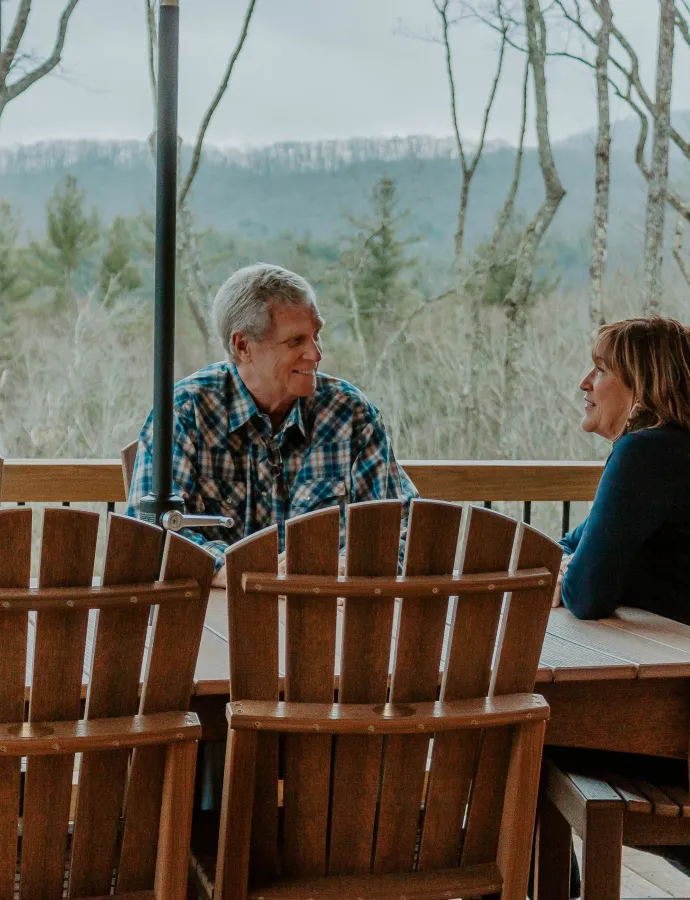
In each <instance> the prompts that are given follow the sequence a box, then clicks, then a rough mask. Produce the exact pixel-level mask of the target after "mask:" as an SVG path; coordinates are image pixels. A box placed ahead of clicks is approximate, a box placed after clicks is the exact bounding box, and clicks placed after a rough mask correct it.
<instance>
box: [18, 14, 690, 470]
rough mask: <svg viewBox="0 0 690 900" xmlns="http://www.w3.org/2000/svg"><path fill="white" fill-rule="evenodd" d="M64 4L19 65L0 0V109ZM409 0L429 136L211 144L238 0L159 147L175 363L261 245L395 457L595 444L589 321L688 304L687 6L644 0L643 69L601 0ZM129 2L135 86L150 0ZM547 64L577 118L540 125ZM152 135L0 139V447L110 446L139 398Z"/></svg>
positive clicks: (60, 25) (598, 445)
mask: <svg viewBox="0 0 690 900" xmlns="http://www.w3.org/2000/svg"><path fill="white" fill-rule="evenodd" d="M80 2H81V3H88V2H89V0H69V2H66V3H65V4H64V7H63V9H62V11H61V16H60V18H59V20H58V22H57V25H56V32H55V43H54V47H53V50H52V53H51V54H50V55H49V56H47V57H46V58H45V59H43V58H41V59H37V58H35V57H34V56H33V55H32V54H31V53H29V52H23V50H22V46H23V45H22V41H23V40H24V38H25V34H26V30H27V27H28V24H29V20H30V17H31V15H32V12H31V3H30V2H27V0H14V2H12V3H7V2H4V3H3V0H0V120H1V117H2V115H3V112H4V110H5V108H6V106H7V105H8V104H10V103H12V104H16V105H20V104H21V103H22V102H23V98H24V95H25V94H26V92H27V91H29V90H31V89H32V88H33V85H35V84H36V83H37V82H38V81H41V80H42V79H44V78H47V77H49V76H50V75H51V74H55V73H56V72H58V71H59V70H60V60H61V57H62V54H63V52H64V47H65V43H66V41H68V40H69V26H70V19H71V17H72V14H73V13H74V11H75V9H76V8H77V7H78V6H79V3H80ZM419 2H420V3H425V4H426V5H429V6H431V7H432V9H433V22H434V28H433V30H432V31H431V32H429V33H427V34H424V35H414V34H413V35H407V37H408V38H409V39H412V40H426V41H431V42H433V43H434V44H435V46H436V48H437V51H438V53H439V54H440V55H441V57H442V59H443V61H444V66H445V72H446V91H447V98H448V133H449V134H450V135H451V136H450V137H449V138H447V139H444V138H432V137H400V138H388V139H387V138H369V139H365V138H359V139H355V138H353V139H350V140H330V141H329V140H322V141H311V142H289V143H287V142H283V143H278V144H273V145H271V146H266V147H259V148H255V149H250V150H238V149H227V148H220V147H218V146H213V145H211V144H210V143H209V142H208V140H207V132H208V128H209V125H210V123H211V121H212V119H213V116H214V115H215V114H216V112H217V109H218V107H219V106H220V104H221V103H222V102H223V100H224V96H225V93H226V91H227V89H228V86H229V84H230V82H231V80H232V78H233V73H234V69H235V66H236V64H237V62H238V59H239V58H240V56H241V54H242V53H243V52H244V48H245V45H246V44H247V43H248V42H250V41H251V40H252V20H253V17H254V16H255V15H256V10H257V8H259V7H260V5H261V0H249V3H248V5H247V7H246V10H245V12H244V18H243V21H242V23H241V26H240V28H239V29H238V32H237V34H235V35H233V36H232V39H229V40H228V48H227V61H226V67H225V71H224V73H223V76H222V78H221V80H220V83H219V84H218V86H217V88H216V89H215V91H214V92H212V94H211V95H210V96H209V97H208V98H207V100H208V105H207V106H206V110H205V113H204V114H203V115H202V117H201V119H200V125H199V128H198V132H197V134H196V137H195V140H194V141H193V142H192V143H191V144H189V145H188V144H184V143H183V142H182V141H181V142H180V165H179V169H180V178H179V196H178V276H177V283H178V325H177V347H176V354H177V359H176V369H177V375H178V376H179V377H183V376H184V375H186V374H189V373H190V372H192V371H194V370H195V369H197V368H199V367H201V366H203V365H205V364H206V363H208V362H210V361H212V360H215V359H218V358H220V357H221V355H222V353H221V349H220V345H219V344H218V342H217V341H216V339H215V338H214V336H213V334H212V332H211V330H210V326H209V322H208V309H209V305H210V302H211V300H212V297H213V295H214V293H215V290H216V289H217V287H218V286H219V285H220V284H221V283H222V281H223V280H224V279H225V278H226V277H227V276H228V274H229V273H230V272H231V271H232V270H233V269H235V268H236V267H237V266H240V265H244V264H247V263H250V262H254V261H257V260H265V261H271V262H276V263H280V264H282V265H285V266H288V267H289V268H292V269H295V270H296V271H298V272H300V273H301V274H303V275H304V276H305V277H306V278H307V279H309V280H310V281H311V282H312V284H313V285H314V287H315V289H316V291H317V295H318V299H319V304H320V307H321V310H322V312H323V314H324V316H325V318H326V321H327V328H326V329H325V350H326V353H325V359H324V362H323V364H322V368H323V369H324V370H325V371H328V372H330V373H332V374H335V375H338V376H340V377H344V378H347V379H348V380H351V381H353V382H354V383H355V384H357V385H358V386H359V387H360V388H362V389H363V390H364V391H365V392H366V393H367V394H368V395H369V396H370V398H371V399H372V400H373V401H374V402H375V403H376V404H377V405H378V406H379V407H380V408H381V410H382V411H383V414H384V418H385V420H386V422H387V425H388V427H389V430H390V431H391V433H392V435H393V439H394V443H395V447H396V452H397V454H398V456H400V457H405V458H427V459H473V458H474V459H496V458H499V459H500V458H503V459H591V458H597V457H602V456H604V455H605V454H606V452H607V451H608V445H606V444H605V442H603V441H598V440H597V439H594V438H592V437H591V436H588V435H585V434H583V433H582V432H581V430H580V428H579V421H580V418H581V415H582V398H581V394H580V392H579V391H578V389H577V385H578V382H579V380H580V376H581V374H582V372H583V370H584V368H585V366H586V365H587V362H588V357H589V349H588V348H589V344H590V340H591V335H592V333H593V331H594V330H595V329H596V327H598V325H600V324H601V323H603V322H605V321H612V320H614V319H617V318H621V317H625V316H630V315H639V314H649V313H655V312H661V313H664V314H670V315H675V316H677V317H679V318H681V319H682V320H687V319H688V318H689V317H688V309H689V308H690V254H689V253H688V241H687V240H686V237H685V225H686V223H687V222H688V221H690V179H689V177H688V176H689V175H690V113H683V112H682V111H679V112H677V111H676V110H675V109H674V110H673V112H671V95H672V89H673V75H674V64H676V65H677V61H678V57H679V56H680V55H681V54H690V3H689V2H687V0H677V2H673V0H649V2H650V4H651V5H652V6H654V7H656V8H657V10H658V34H657V35H655V39H656V50H655V56H656V68H655V71H654V77H653V78H652V79H651V80H649V79H648V80H647V81H648V83H647V81H645V80H644V79H643V76H642V75H641V67H640V62H639V56H638V53H639V49H638V48H635V47H634V46H633V45H632V44H631V42H630V40H629V39H628V37H627V36H626V34H625V33H624V32H623V31H622V30H621V27H620V26H619V23H618V20H617V17H616V15H615V14H614V11H613V10H612V8H611V6H610V4H609V2H608V0H542V2H539V0H522V2H517V0H477V2H476V3H475V4H470V3H468V2H461V0H419ZM142 3H143V6H144V7H145V12H146V17H145V18H144V17H142V28H146V29H147V31H146V33H147V40H148V57H149V74H150V85H149V86H150V89H151V96H152V100H153V101H155V92H156V78H155V72H156V59H155V55H156V53H155V50H156V25H157V21H156V3H155V2H154V0H142ZM3 10H5V11H6V12H7V11H10V12H12V15H11V16H8V15H6V14H5V15H4V18H5V19H7V23H5V22H4V21H3ZM34 15H38V13H34ZM3 26H5V27H3ZM401 27H402V26H401ZM470 27H471V28H481V29H486V30H488V31H489V32H490V33H491V34H492V35H493V40H492V44H491V46H492V47H493V52H494V58H493V75H492V76H491V78H490V80H489V82H488V84H486V85H483V86H481V85H474V84H472V85H467V84H460V83H459V81H458V78H457V75H456V67H455V61H454V59H455V58H454V41H455V40H456V38H457V35H458V34H459V33H460V32H462V30H463V29H467V28H470ZM650 39H651V38H650ZM509 60H513V63H515V61H518V62H519V71H521V72H522V76H521V78H520V79H518V80H517V81H516V80H515V79H514V78H513V81H514V82H515V84H514V85H513V87H514V94H515V103H516V104H518V105H519V120H520V124H519V128H518V130H517V133H516V135H515V142H514V143H513V144H510V143H508V142H506V141H492V140H488V138H487V134H488V133H489V126H490V122H491V116H492V112H494V103H495V100H496V96H497V91H498V90H499V89H500V88H501V85H502V83H503V82H502V79H503V81H505V79H507V78H510V77H511V76H510V75H509V74H507V72H508V61H509ZM563 61H567V62H568V64H569V65H576V66H580V67H582V69H583V70H584V71H585V72H586V73H588V76H589V77H591V90H592V92H593V94H595V96H596V108H597V124H596V127H595V129H594V130H593V131H587V132H583V133H581V134H576V135H574V136H571V137H570V138H568V139H566V140H560V141H553V140H552V138H551V134H550V129H549V110H550V101H551V95H550V91H549V77H550V73H551V72H553V71H554V67H555V66H557V65H558V64H560V63H561V62H563ZM381 77H384V73H382V76H381ZM143 87H144V86H143V85H142V89H143ZM470 90H471V91H472V92H476V91H478V90H483V91H484V99H483V100H482V102H481V104H480V105H481V106H482V107H483V112H482V115H481V116H480V117H479V119H478V121H477V122H476V123H475V124H476V127H475V128H474V129H473V134H474V135H475V138H474V139H473V140H469V139H467V138H466V137H465V136H464V134H463V130H462V129H461V128H460V124H459V121H460V117H459V115H458V109H459V104H460V103H461V102H462V96H463V92H467V91H470ZM612 102H615V103H616V104H617V109H618V110H619V115H618V117H617V121H615V124H612V115H611V104H612ZM153 106H154V103H152V109H153ZM621 110H622V113H621V112H620V111H621ZM530 133H533V134H534V136H535V138H534V141H533V143H532V144H529V143H528V141H527V140H526V134H530ZM684 135H687V137H684ZM477 136H478V137H477ZM154 146H155V132H154V133H152V134H150V135H142V139H141V140H140V141H109V142H93V141H69V142H66V141H61V142H56V141H53V142H43V143H35V144H31V145H26V146H19V147H12V148H5V149H2V150H0V197H2V198H3V199H2V202H1V204H0V456H3V457H6V458H7V457H72V458H76V457H92V458H94V457H95V458H98V457H113V456H116V455H117V454H118V451H119V449H120V448H121V447H122V446H124V445H125V444H127V443H129V441H131V440H132V439H133V438H134V437H135V436H136V435H137V433H138V430H139V428H140V425H141V423H142V421H143V419H144V417H145V415H146V413H147V411H148V409H149V407H150V404H151V396H152V321H153V309H152V294H153V290H152V288H153V216H152V209H153V197H154V186H155V172H154V165H153V153H152V150H153V147H154Z"/></svg>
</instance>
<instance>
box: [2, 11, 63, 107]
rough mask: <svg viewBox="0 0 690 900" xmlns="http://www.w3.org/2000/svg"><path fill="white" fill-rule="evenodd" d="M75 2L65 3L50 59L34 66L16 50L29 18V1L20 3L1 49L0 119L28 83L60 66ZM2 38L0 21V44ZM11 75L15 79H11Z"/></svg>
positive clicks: (27, 57)
mask: <svg viewBox="0 0 690 900" xmlns="http://www.w3.org/2000/svg"><path fill="white" fill-rule="evenodd" d="M78 3H79V0H69V2H68V3H66V4H65V6H64V8H63V10H62V13H61V15H60V19H59V21H58V26H57V33H56V35H55V42H54V44H53V49H52V52H51V54H50V56H48V57H47V59H44V60H43V61H42V62H39V63H37V64H35V65H34V64H33V63H34V60H32V58H31V55H30V54H28V53H22V52H21V49H20V48H21V44H22V41H23V39H24V36H25V34H26V29H27V26H28V24H29V18H30V16H31V0H20V3H19V7H18V9H17V13H16V15H15V19H14V22H13V24H12V27H11V28H10V32H9V34H8V36H7V40H6V41H5V46H4V48H3V49H2V52H0V116H1V115H2V113H3V111H4V109H5V107H6V106H7V104H8V103H10V102H11V101H12V100H14V99H16V98H17V97H18V96H19V95H20V94H23V93H24V91H26V90H27V89H28V88H30V87H31V85H32V84H35V83H36V82H37V81H39V80H40V79H41V78H44V77H45V76H46V75H49V74H50V73H51V72H52V71H53V70H54V69H55V68H56V67H57V66H58V65H59V64H60V60H61V59H62V51H63V49H64V46H65V39H66V37H67V27H68V25H69V20H70V17H71V15H72V13H73V12H74V10H75V9H76V6H77V4H78ZM1 13H2V6H1V4H0V15H1ZM2 38H3V35H2V22H1V20H0V43H1V42H2ZM13 73H14V74H16V75H17V77H16V78H14V79H13V80H11V76H12V74H13Z"/></svg>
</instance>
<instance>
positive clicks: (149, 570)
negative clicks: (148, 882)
mask: <svg viewBox="0 0 690 900" xmlns="http://www.w3.org/2000/svg"><path fill="white" fill-rule="evenodd" d="M162 540H163V532H162V531H161V530H160V529H159V528H155V527H153V526H151V525H147V524H146V523H145V522H141V521H139V520H136V519H131V518H127V517H125V516H111V517H110V520H109V524H108V540H107V549H106V558H105V567H104V571H103V582H102V583H103V584H104V585H116V584H127V583H130V584H133V583H137V582H141V583H143V582H153V581H154V580H155V579H156V578H157V577H158V568H159V559H160V551H161V542H162ZM149 610H150V607H149V606H148V605H145V604H141V605H133V604H130V605H129V606H128V607H116V608H112V609H110V608H106V609H100V610H99V612H98V618H97V631H96V640H95V646H94V653H93V661H92V666H91V677H90V680H89V691H88V695H87V701H86V714H85V715H86V718H91V719H96V718H102V717H110V716H126V715H134V714H135V713H136V711H137V707H138V705H139V678H140V675H141V663H142V659H143V656H144V648H145V644H146V632H147V628H148V621H149ZM124 635H127V639H126V640H123V637H124ZM129 756H130V754H129V752H128V751H127V750H119V751H118V750H114V751H107V752H101V753H88V754H85V755H84V757H83V759H82V764H81V769H80V772H79V788H78V793H77V806H76V815H75V828H74V837H73V843H72V864H71V867H70V896H74V897H90V896H93V897H97V896H104V895H106V894H107V893H108V892H109V891H110V885H111V882H112V877H113V868H114V865H115V860H116V853H117V839H118V827H119V822H120V816H121V814H122V805H123V799H124V792H125V786H126V783H127V770H128V766H129ZM94 835H98V836H99V839H98V840H97V841H94V839H93V836H94Z"/></svg>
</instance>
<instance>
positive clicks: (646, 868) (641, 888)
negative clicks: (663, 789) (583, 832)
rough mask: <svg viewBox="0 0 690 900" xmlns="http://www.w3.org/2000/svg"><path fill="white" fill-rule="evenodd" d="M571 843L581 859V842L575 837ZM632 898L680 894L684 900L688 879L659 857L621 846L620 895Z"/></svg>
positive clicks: (689, 887)
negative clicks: (621, 872) (621, 873)
mask: <svg viewBox="0 0 690 900" xmlns="http://www.w3.org/2000/svg"><path fill="white" fill-rule="evenodd" d="M574 842H575V853H576V855H577V858H578V860H579V861H580V862H582V853H581V848H582V844H581V842H580V840H579V839H578V838H574ZM633 897H636V898H638V900H642V898H648V897H658V898H666V897H682V898H686V900H687V898H690V878H688V877H687V876H686V875H683V873H682V872H679V871H678V869H674V867H673V866H672V865H671V864H670V863H667V862H666V860H664V859H661V858H660V857H658V856H654V855H653V854H651V853H642V852H641V851H640V850H635V849H633V848H632V847H624V848H623V877H622V884H621V898H623V900H628V898H633Z"/></svg>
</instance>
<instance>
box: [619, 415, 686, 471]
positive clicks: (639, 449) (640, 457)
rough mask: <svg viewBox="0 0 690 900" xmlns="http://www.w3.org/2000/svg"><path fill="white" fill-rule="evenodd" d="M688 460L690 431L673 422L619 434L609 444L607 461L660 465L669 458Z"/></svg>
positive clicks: (656, 466) (657, 466)
mask: <svg viewBox="0 0 690 900" xmlns="http://www.w3.org/2000/svg"><path fill="white" fill-rule="evenodd" d="M678 457H680V458H686V459H687V460H688V461H689V462H690V431H686V430H685V429H684V428H678V427H677V426H675V425H662V426H661V427H660V428H643V429H641V430H640V431H632V432H630V433H629V434H625V435H623V437H621V438H619V439H618V440H617V441H616V442H615V444H614V445H613V450H612V452H611V462H614V460H615V461H616V462H617V463H618V464H619V465H621V464H626V463H627V464H632V465H635V464H637V465H640V464H641V465H649V464H651V465H653V466H654V467H655V468H659V467H663V466H664V465H665V464H666V462H667V461H669V460H670V459H677V458H678Z"/></svg>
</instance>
